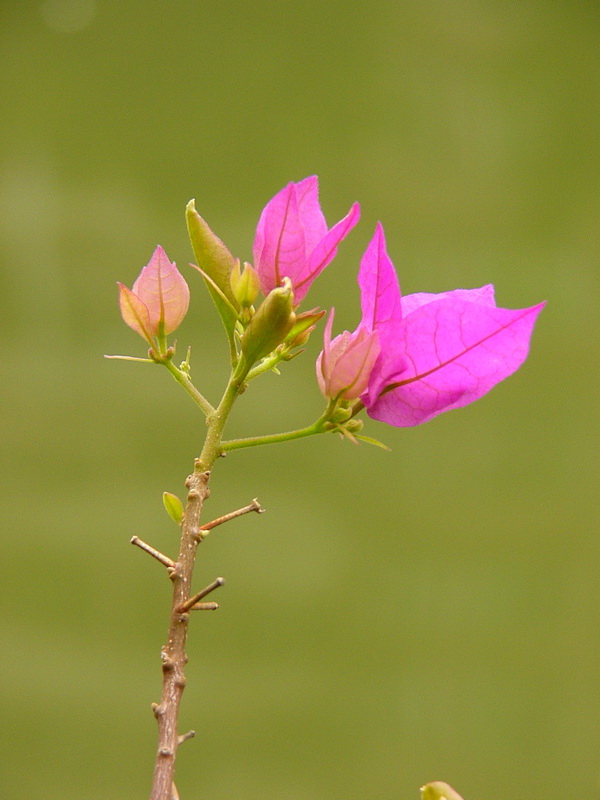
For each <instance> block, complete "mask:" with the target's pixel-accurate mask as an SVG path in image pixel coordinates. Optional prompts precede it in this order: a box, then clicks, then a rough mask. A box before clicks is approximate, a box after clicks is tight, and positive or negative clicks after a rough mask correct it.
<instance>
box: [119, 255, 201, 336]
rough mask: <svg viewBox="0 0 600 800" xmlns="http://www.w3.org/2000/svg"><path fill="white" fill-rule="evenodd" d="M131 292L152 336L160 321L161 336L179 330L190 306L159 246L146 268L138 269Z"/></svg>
mask: <svg viewBox="0 0 600 800" xmlns="http://www.w3.org/2000/svg"><path fill="white" fill-rule="evenodd" d="M132 290H133V292H134V294H136V295H137V296H138V297H139V299H140V300H141V301H142V302H143V303H144V305H145V306H146V307H147V309H148V313H149V316H150V322H151V326H152V329H153V331H154V333H155V334H156V333H158V332H159V326H160V322H161V320H162V321H163V324H164V329H163V333H165V334H167V333H171V332H172V331H174V330H175V329H176V328H178V327H179V325H180V324H181V321H182V320H183V318H184V317H185V315H186V314H187V310H188V307H189V304H190V290H189V288H188V285H187V283H186V281H185V279H184V277H183V276H182V275H181V273H180V272H179V270H178V269H177V267H176V265H175V263H174V262H171V261H169V258H168V256H167V254H166V253H165V251H164V250H163V248H162V247H160V245H159V246H158V247H157V248H156V250H155V251H154V253H153V255H152V258H151V259H150V261H149V262H148V264H147V265H146V266H145V267H144V268H143V269H142V271H141V272H140V274H139V277H138V279H137V280H136V282H135V283H134V284H133V287H132Z"/></svg>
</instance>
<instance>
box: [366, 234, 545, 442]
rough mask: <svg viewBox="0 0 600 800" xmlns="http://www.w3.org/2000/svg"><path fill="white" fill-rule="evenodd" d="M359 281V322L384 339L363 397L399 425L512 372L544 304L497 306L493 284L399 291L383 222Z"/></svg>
mask: <svg viewBox="0 0 600 800" xmlns="http://www.w3.org/2000/svg"><path fill="white" fill-rule="evenodd" d="M359 285H360V289H361V305H362V312H363V318H362V322H361V325H362V326H363V327H364V328H365V329H366V330H367V331H369V332H373V331H375V332H377V334H378V337H379V344H380V347H381V352H380V354H379V357H378V359H377V361H376V362H375V366H374V367H373V369H372V371H371V374H370V377H369V383H368V388H367V390H366V391H365V393H364V394H363V395H362V396H361V401H362V402H363V403H364V405H365V406H366V409H367V413H368V415H369V416H370V417H372V418H373V419H377V420H380V421H382V422H387V423H389V424H390V425H395V426H399V427H405V426H411V425H418V424H420V423H422V422H427V421H428V420H430V419H432V418H433V417H435V416H437V415H438V414H441V413H442V412H443V411H449V410H450V409H452V408H460V407H461V406H465V405H467V404H468V403H472V402H473V401H475V400H478V399H479V398H480V397H482V396H483V395H484V394H486V392H488V391H489V390H490V389H492V388H493V387H494V386H495V385H496V384H497V383H499V382H500V381H501V380H504V378H506V377H508V376H509V375H511V374H512V373H513V372H515V371H516V370H517V369H518V368H519V367H520V366H521V364H522V363H523V362H524V361H525V359H526V358H527V354H528V352H529V341H530V338H531V334H532V331H533V326H534V323H535V320H536V318H537V315H538V314H539V312H540V311H541V310H542V308H543V307H544V305H545V303H540V304H539V305H536V306H532V307H531V308H522V309H515V310H512V309H507V308H498V307H497V306H496V303H495V300H494V287H493V286H491V285H488V286H483V287H481V288H479V289H456V290H454V291H450V292H442V293H441V294H426V293H421V294H413V295H408V296H407V297H402V296H401V294H400V286H399V283H398V278H397V276H396V272H395V270H394V266H393V264H392V262H391V260H390V258H389V256H388V254H387V252H386V247H385V237H384V233H383V228H382V226H381V225H380V224H379V225H378V226H377V229H376V231H375V236H374V237H373V239H372V240H371V242H370V244H369V246H368V248H367V251H366V252H365V254H364V256H363V258H362V261H361V266H360V273H359Z"/></svg>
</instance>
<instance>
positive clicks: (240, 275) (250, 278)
mask: <svg viewBox="0 0 600 800" xmlns="http://www.w3.org/2000/svg"><path fill="white" fill-rule="evenodd" d="M230 282H231V289H232V291H233V296H234V297H235V299H236V300H237V301H238V303H239V304H240V306H241V307H242V308H250V306H251V305H253V304H254V301H255V300H256V298H257V297H258V292H259V290H260V284H259V280H258V273H257V272H256V270H255V269H254V267H252V266H251V265H250V264H248V262H247V261H244V269H243V270H241V271H240V262H239V260H238V261H236V262H235V266H234V268H233V270H232V271H231V276H230Z"/></svg>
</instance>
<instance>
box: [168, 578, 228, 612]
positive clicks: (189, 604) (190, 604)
mask: <svg viewBox="0 0 600 800" xmlns="http://www.w3.org/2000/svg"><path fill="white" fill-rule="evenodd" d="M224 583H225V578H216V579H215V580H214V581H213V582H212V583H209V584H208V586H205V587H204V589H202V590H201V591H199V592H198V593H197V594H195V595H194V596H193V597H189V598H188V599H187V600H186V601H185V603H181V605H180V606H179V607H178V608H177V611H178V613H179V614H187V612H188V611H190V609H192V608H194V607H195V606H196V604H197V603H198V602H199V601H200V600H202V598H203V597H206V595H207V594H210V593H211V592H214V590H215V589H218V588H219V586H223V584H224ZM202 605H206V606H212V605H213V604H211V603H203V604H202ZM214 606H215V608H218V607H219V606H218V605H217V604H216V603H215V604H214Z"/></svg>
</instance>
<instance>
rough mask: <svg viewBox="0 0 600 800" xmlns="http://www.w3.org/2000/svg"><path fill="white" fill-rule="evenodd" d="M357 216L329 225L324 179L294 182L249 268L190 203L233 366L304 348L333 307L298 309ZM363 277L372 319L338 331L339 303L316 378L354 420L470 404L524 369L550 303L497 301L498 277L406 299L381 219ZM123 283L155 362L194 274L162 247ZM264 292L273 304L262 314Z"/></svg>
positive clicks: (263, 227)
mask: <svg viewBox="0 0 600 800" xmlns="http://www.w3.org/2000/svg"><path fill="white" fill-rule="evenodd" d="M359 217H360V207H359V205H358V203H355V204H354V205H353V206H352V207H351V208H350V210H349V212H348V214H347V215H346V216H345V217H343V219H341V220H340V221H339V222H337V223H336V224H335V225H333V227H332V228H328V226H327V223H326V221H325V217H324V215H323V212H322V210H321V206H320V204H319V197H318V181H317V178H316V177H314V176H313V177H309V178H306V179H305V180H303V181H300V182H299V183H290V184H288V185H287V186H286V187H285V188H284V189H282V190H281V191H280V192H279V193H278V194H276V195H275V197H273V198H272V199H271V200H270V201H269V202H268V203H267V205H266V206H265V208H264V210H263V212H262V214H261V216H260V219H259V222H258V226H257V230H256V236H255V240H254V248H253V252H254V265H253V266H252V265H250V264H244V266H243V268H241V267H240V262H239V261H238V260H236V259H235V258H234V257H233V256H232V255H231V253H230V252H229V250H228V249H227V247H226V246H225V245H224V244H223V242H222V241H221V240H220V239H219V238H218V237H217V236H216V235H215V234H214V233H213V232H212V231H211V229H210V228H209V227H208V225H207V224H206V222H205V221H204V220H203V219H202V217H200V215H199V214H198V213H197V212H196V210H195V207H194V204H193V201H191V202H190V204H189V205H188V209H187V220H188V228H189V232H190V237H191V240H192V245H193V248H194V253H195V255H196V260H197V262H198V265H197V268H198V269H199V271H200V272H201V273H202V275H203V277H204V279H205V281H206V284H207V287H208V289H209V291H210V293H211V296H212V298H213V300H214V302H215V304H216V306H217V309H218V311H219V314H220V315H221V318H222V320H223V323H224V325H225V328H226V330H227V332H228V335H229V339H230V345H231V351H232V361H233V362H235V361H236V359H240V358H244V359H245V360H246V362H247V366H248V369H250V367H251V366H252V364H255V363H257V362H259V361H260V362H263V363H265V364H267V365H268V367H269V368H270V367H272V366H274V365H275V364H276V363H277V362H278V361H279V360H283V359H284V358H290V357H291V350H292V349H293V348H294V347H297V346H299V345H302V344H304V342H305V341H306V339H307V338H308V335H309V334H310V332H311V331H312V329H313V328H314V326H315V324H316V323H317V322H318V320H319V319H320V317H321V316H322V315H323V313H324V312H320V311H318V310H317V309H313V310H312V311H310V312H305V313H303V314H301V313H298V311H297V309H298V305H299V304H300V303H301V302H302V300H304V298H305V296H306V294H307V292H308V290H309V288H310V286H311V284H312V283H313V281H314V280H315V278H317V276H318V275H319V274H320V273H321V272H322V270H323V269H325V267H326V266H327V265H328V264H329V263H330V262H331V261H332V259H333V258H334V257H335V255H336V253H337V249H338V246H339V244H340V243H341V241H342V240H343V239H344V238H345V237H346V235H347V234H348V233H349V232H350V231H351V229H352V228H353V227H354V226H355V225H356V224H357V222H358V220H359ZM358 283H359V287H360V294H361V308H362V319H361V321H360V323H359V325H358V327H357V328H356V330H355V331H353V332H352V333H351V332H349V331H344V332H343V333H341V334H340V335H338V336H336V337H335V338H333V339H332V327H333V320H334V310H333V309H331V312H330V315H329V319H328V321H327V324H326V326H325V333H324V346H323V350H322V352H321V354H320V355H319V357H318V359H317V380H318V384H319V387H320V389H321V392H322V393H323V395H324V396H325V397H326V398H327V399H328V401H329V407H330V408H331V409H335V408H336V407H337V408H343V409H346V410H348V409H351V412H350V413H351V415H352V416H353V415H354V414H355V413H356V412H357V411H359V410H361V409H362V408H366V411H367V414H368V415H369V416H370V417H372V418H373V419H376V420H380V421H382V422H387V423H388V424H390V425H394V426H399V427H406V426H411V425H418V424H420V423H423V422H427V421H428V420H430V419H432V418H433V417H435V416H437V415H438V414H440V413H442V412H443V411H448V410H450V409H452V408H459V407H460V406H464V405H467V404H468V403H472V402H473V401H475V400H477V399H478V398H480V397H481V396H482V395H484V394H485V393H486V392H488V391H489V390H490V389H491V388H492V387H493V386H495V385H496V384H497V383H499V382H500V381H501V380H503V379H504V378H506V377H508V376H509V375H510V374H512V373H513V372H515V370H517V369H518V368H519V366H520V365H521V364H522V363H523V361H524V360H525V358H526V357H527V353H528V350H529V342H530V338H531V334H532V330H533V326H534V323H535V320H536V318H537V315H538V314H539V312H540V311H541V309H542V308H543V306H544V303H541V304H539V305H535V306H532V307H530V308H524V309H516V310H511V309H505V308H498V307H497V306H496V304H495V300H494V288H493V286H491V285H488V286H483V287H481V288H478V289H455V290H453V291H448V292H442V293H440V294H427V293H419V294H412V295H408V296H406V297H403V296H402V295H401V292H400V285H399V282H398V278H397V276H396V272H395V269H394V266H393V264H392V262H391V260H390V258H389V256H388V253H387V250H386V243H385V236H384V232H383V227H382V225H381V224H378V225H377V228H376V230H375V235H374V236H373V239H372V240H371V242H370V243H369V245H368V247H367V250H366V252H365V254H364V256H363V258H362V260H361V264H360V270H359V275H358ZM119 287H120V305H121V313H122V316H123V319H124V320H125V322H126V323H127V324H128V325H129V326H130V327H131V328H133V329H134V330H135V331H136V332H137V333H139V334H140V335H141V336H143V337H144V338H145V339H146V340H147V341H148V343H149V344H150V347H151V354H153V356H154V357H155V358H159V357H163V358H164V357H165V356H166V355H168V351H167V350H166V349H165V348H166V335H167V334H169V333H171V332H172V331H174V330H175V329H176V328H177V327H178V325H179V324H180V322H181V321H182V319H183V317H184V316H185V314H186V312H187V309H188V304H189V290H188V287H187V284H186V282H185V280H184V278H183V277H182V276H181V274H180V273H179V271H178V270H177V267H176V266H175V264H174V263H172V262H170V261H169V259H168V258H167V256H166V253H165V252H164V250H163V249H162V248H160V247H158V248H157V249H156V251H155V252H154V255H153V256H152V258H151V260H150V262H149V263H148V265H147V266H146V267H144V268H143V270H142V272H141V273H140V276H139V277H138V279H137V280H136V282H135V283H134V285H133V288H132V289H131V290H130V289H127V287H125V286H123V285H122V284H119ZM259 288H260V291H262V293H263V295H264V296H265V300H264V301H263V302H262V304H260V305H259V307H258V309H257V310H256V311H255V309H254V303H255V302H256V299H257V297H258V294H259ZM273 354H276V355H275V356H273ZM269 358H270V359H271V360H269ZM255 370H256V368H255ZM332 418H333V417H332Z"/></svg>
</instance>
